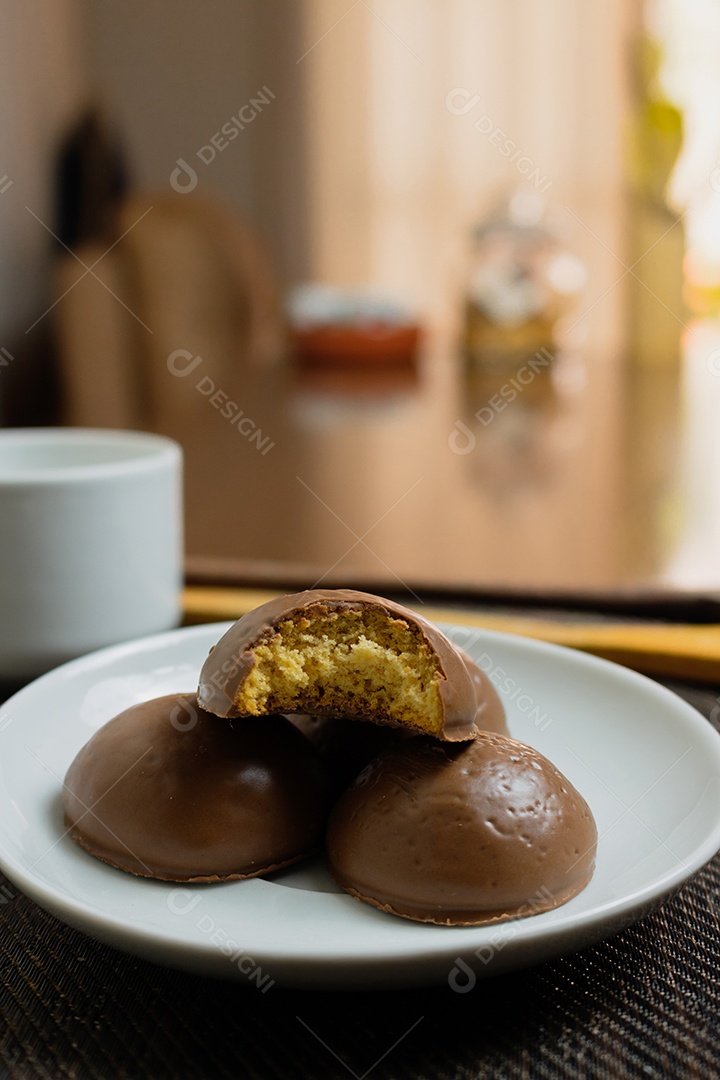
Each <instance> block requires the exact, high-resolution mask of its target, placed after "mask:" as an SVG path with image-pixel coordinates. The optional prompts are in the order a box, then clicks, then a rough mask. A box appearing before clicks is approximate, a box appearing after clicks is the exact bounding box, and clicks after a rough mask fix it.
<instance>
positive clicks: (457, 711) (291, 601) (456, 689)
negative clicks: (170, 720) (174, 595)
mask: <svg viewBox="0 0 720 1080" xmlns="http://www.w3.org/2000/svg"><path fill="white" fill-rule="evenodd" d="M311 605H316V606H317V607H318V608H320V609H325V610H327V611H329V612H332V611H341V610H343V609H347V608H359V607H365V606H367V605H372V606H374V607H377V608H380V609H381V611H382V612H384V613H385V614H386V615H388V616H389V617H390V618H395V619H403V620H404V621H405V622H406V623H408V624H409V625H411V626H414V627H416V628H417V629H418V630H419V631H420V633H421V634H422V636H423V638H424V639H425V642H426V643H427V644H428V646H429V647H430V648H431V649H432V651H433V652H434V653H435V654H436V656H437V658H438V662H439V665H440V670H441V671H442V674H443V677H442V678H441V679H440V681H439V683H438V689H439V692H440V698H441V701H442V704H443V712H444V720H443V732H442V736H441V737H442V738H443V739H445V740H448V741H451V742H455V741H462V740H466V739H472V738H474V737H475V719H476V716H477V715H478V711H479V708H480V706H479V703H478V701H477V696H476V688H475V684H474V681H473V677H472V675H471V674H470V672H469V671H468V668H467V665H466V663H465V661H464V660H463V659H462V657H461V655H460V653H459V651H458V650H457V649H456V648H455V647H454V646H453V645H452V644H451V643H450V642H449V641H448V639H447V638H446V637H445V635H444V634H443V633H442V631H441V630H439V629H438V627H436V626H434V625H433V624H432V623H431V622H428V620H427V619H424V618H423V617H422V615H418V614H416V613H415V612H413V611H410V610H409V609H408V608H406V607H403V606H402V605H400V604H395V603H393V601H391V600H385V599H383V598H382V597H380V596H374V595H372V594H371V593H364V592H356V591H355V590H353V589H310V590H307V591H306V592H300V593H292V594H290V595H288V596H280V597H277V599H275V600H270V601H268V603H266V604H262V605H261V606H260V607H258V608H255V610H254V611H251V612H249V613H248V614H247V615H243V617H242V618H241V619H238V621H237V622H236V623H235V624H234V626H231V627H230V629H229V630H228V631H227V633H226V634H224V635H223V637H221V638H220V641H219V642H218V643H217V645H216V646H215V648H214V649H213V650H212V652H211V653H210V655H209V656H208V658H207V660H206V661H205V663H204V665H203V668H202V671H201V672H200V682H199V686H198V701H199V702H200V704H201V705H202V707H203V708H204V709H207V710H208V711H210V712H212V713H215V714H216V715H217V716H238V715H239V713H238V710H237V707H236V705H235V696H236V694H237V691H238V689H239V687H240V686H241V684H242V682H243V680H244V679H245V678H246V676H247V675H248V673H249V672H250V671H251V670H252V668H253V666H254V665H255V663H256V660H255V654H254V652H253V647H254V646H255V645H256V644H258V642H259V640H260V639H261V638H263V637H266V636H270V635H271V634H272V633H273V630H274V628H275V627H276V626H277V624H278V623H281V622H283V621H285V620H286V619H288V618H291V617H292V616H294V615H296V614H298V613H299V612H302V611H303V610H305V609H306V608H308V607H309V606H311ZM316 711H318V712H319V710H316ZM333 713H334V714H336V713H337V709H336V708H335V709H333ZM368 718H369V717H366V719H368ZM385 722H387V721H385Z"/></svg>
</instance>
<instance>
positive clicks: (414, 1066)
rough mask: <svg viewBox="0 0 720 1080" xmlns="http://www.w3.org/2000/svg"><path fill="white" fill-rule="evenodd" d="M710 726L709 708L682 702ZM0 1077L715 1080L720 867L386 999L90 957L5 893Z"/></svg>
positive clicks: (1, 894)
mask: <svg viewBox="0 0 720 1080" xmlns="http://www.w3.org/2000/svg"><path fill="white" fill-rule="evenodd" d="M673 688H674V689H676V690H677V691H679V692H680V693H681V694H682V696H684V697H685V698H686V699H687V700H689V701H691V703H692V704H694V705H695V706H696V707H698V708H700V709H701V711H703V712H704V714H705V715H706V716H710V715H711V714H712V715H713V718H714V716H715V713H716V712H717V708H716V706H717V700H718V699H716V697H715V696H714V695H713V694H712V693H708V692H700V691H695V690H692V689H690V688H688V687H673ZM0 1015H1V1016H2V1020H3V1027H2V1033H1V1034H0V1074H1V1075H3V1076H8V1077H22V1078H23V1080H25V1078H34V1077H43V1078H46V1080H57V1078H61V1077H72V1078H74V1080H82V1078H86V1077H87V1078H103V1080H105V1078H107V1080H111V1078H113V1080H114V1078H120V1077H122V1078H132V1080H136V1078H157V1080H160V1078H165V1077H167V1078H170V1077H172V1078H177V1080H183V1078H188V1080H190V1078H193V1080H195V1078H198V1077H213V1078H215V1077H218V1078H224V1077H227V1078H231V1077H232V1078H238V1077H242V1078H245V1077H247V1078H263V1080H265V1078H269V1080H274V1078H282V1080H285V1078H295V1077H313V1078H318V1080H323V1078H326V1077H327V1078H331V1077H332V1078H335V1077H339V1078H347V1077H353V1076H354V1077H355V1078H356V1080H360V1078H365V1077H367V1078H371V1080H388V1078H394V1080H405V1078H408V1080H409V1078H413V1080H420V1078H422V1080H451V1078H452V1080H471V1078H473V1080H474V1078H481V1077H482V1078H485V1077H487V1078H488V1080H490V1078H492V1080H498V1078H500V1080H504V1078H506V1077H507V1078H515V1077H517V1078H520V1077H523V1078H532V1080H534V1078H536V1077H538V1078H547V1080H557V1078H562V1077H602V1078H607V1080H618V1078H621V1077H668V1078H672V1080H677V1078H679V1077H683V1078H684V1077H702V1078H707V1077H715V1076H720V1024H719V1023H718V1016H719V1015H720V856H718V857H716V858H715V859H714V860H713V862H712V863H710V864H709V865H708V866H707V867H705V868H704V869H703V870H702V871H701V872H700V873H699V874H698V875H697V876H696V877H695V878H694V879H693V880H692V881H691V882H689V883H688V884H687V885H686V886H685V887H684V888H683V889H682V890H681V891H680V892H679V893H678V894H677V895H676V896H675V897H674V898H672V899H671V900H669V901H667V902H666V903H665V904H664V905H663V906H662V907H661V908H660V909H659V910H658V911H656V912H655V913H653V914H652V915H650V916H648V917H647V918H645V919H643V920H642V921H641V922H639V923H637V924H636V925H635V926H633V927H630V928H629V929H628V930H626V931H624V932H623V933H621V934H617V935H616V936H615V937H613V938H611V939H609V940H608V941H606V942H603V943H602V944H600V945H598V946H595V947H593V948H590V949H586V950H585V951H583V952H581V953H577V954H575V955H573V956H568V957H564V958H562V959H560V960H556V961H553V962H551V963H547V964H543V965H540V966H538V967H535V968H531V969H529V970H526V971H521V972H516V973H513V974H510V975H504V976H499V977H497V978H494V979H490V980H487V981H478V983H477V985H476V986H475V988H474V989H473V990H472V991H471V992H470V993H467V994H462V995H461V994H457V993H454V992H453V991H452V990H451V989H450V988H449V987H448V986H444V987H438V988H435V989H427V990H404V991H387V992H376V993H365V992H364V993H354V992H353V993H338V992H337V991H334V992H313V991H304V992H303V991H294V990H293V991H290V990H282V989H280V988H279V987H277V986H273V987H271V988H270V989H269V990H268V991H267V992H265V993H262V992H260V991H259V990H258V989H257V987H254V986H252V987H250V986H245V985H241V984H239V983H225V982H221V981H215V980H210V979H204V978H200V977H198V976H194V975H189V974H184V973H181V972H177V971H174V970H170V969H166V968H162V967H158V966H156V965H154V964H151V963H148V962H146V961H143V960H139V959H136V958H134V957H129V956H126V955H124V954H123V953H120V952H118V951H116V950H115V949H113V948H111V947H110V946H107V945H100V944H96V943H94V942H93V941H91V940H90V939H89V938H87V937H85V936H84V935H83V934H81V933H79V932H77V931H75V930H72V929H70V928H68V927H66V926H65V925H64V924H62V923H61V922H59V921H58V920H57V919H55V918H54V917H53V916H51V915H49V914H47V913H46V912H44V911H43V910H41V909H40V908H39V907H37V906H36V905H35V904H34V903H32V902H31V901H30V900H28V899H27V898H26V897H24V896H22V895H20V894H19V893H18V892H17V890H16V889H15V887H14V886H13V885H11V884H10V883H9V882H7V881H5V880H4V879H2V878H0Z"/></svg>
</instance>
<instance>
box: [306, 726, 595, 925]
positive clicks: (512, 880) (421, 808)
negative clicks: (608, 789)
mask: <svg viewBox="0 0 720 1080" xmlns="http://www.w3.org/2000/svg"><path fill="white" fill-rule="evenodd" d="M596 843H597V830H596V827H595V822H594V819H593V816H592V813H591V811H590V808H589V807H588V805H587V803H586V802H585V800H584V799H583V798H582V796H581V795H580V794H579V793H578V792H577V791H576V789H575V788H574V787H573V786H572V784H571V783H570V782H569V780H567V779H566V778H565V777H564V776H563V775H562V774H561V773H560V772H559V771H558V770H557V769H556V768H555V766H554V765H553V764H552V763H551V762H550V761H548V760H547V758H545V757H543V755H542V754H539V753H538V752H537V751H536V750H533V749H532V748H531V747H529V746H526V745H525V744H524V743H521V742H518V741H517V740H516V739H510V738H507V737H506V736H503V735H494V734H485V735H480V736H479V737H478V738H477V739H476V740H475V741H474V742H469V743H464V744H463V745H462V746H447V745H445V744H442V743H438V742H437V741H435V740H432V739H428V738H425V737H420V738H414V739H410V740H407V741H406V742H405V743H403V745H402V746H400V747H396V748H394V749H393V750H390V751H387V752H385V753H383V754H381V755H380V756H379V757H378V758H376V759H375V760H374V761H373V762H372V763H371V764H370V765H369V766H368V767H367V768H366V769H365V770H364V771H363V772H362V773H361V774H360V776H359V777H358V778H357V780H356V781H355V783H354V784H353V785H352V786H351V787H350V788H349V789H348V791H347V792H346V793H345V795H343V796H342V798H341V799H340V800H339V802H338V803H337V804H336V806H335V808H334V810H333V812H332V814H331V816H330V820H329V822H328V830H327V837H326V846H327V853H328V866H329V869H330V873H331V874H332V876H333V877H334V878H335V880H336V881H337V883H338V884H339V885H340V886H341V887H342V888H343V889H345V890H346V891H347V892H349V893H351V894H352V895H353V896H356V897H358V899H360V900H365V901H366V902H367V903H369V904H372V905H373V906H375V907H378V908H381V909H382V910H383V911H388V912H391V913H393V914H395V915H402V916H404V917H405V918H408V919H415V920H418V921H421V922H433V923H438V924H442V925H448V926H463V925H468V926H470V925H481V924H483V923H491V922H496V921H501V920H505V919H512V918H517V917H519V916H522V915H531V914H536V913H537V912H539V911H547V910H549V909H551V908H555V907H559V906H560V905H561V904H564V903H565V902H566V901H567V900H569V899H570V898H571V897H573V896H575V894H576V893H578V892H580V890H581V889H583V888H584V887H585V885H586V884H587V882H588V881H589V880H590V877H591V876H592V873H593V869H594V865H595V849H596Z"/></svg>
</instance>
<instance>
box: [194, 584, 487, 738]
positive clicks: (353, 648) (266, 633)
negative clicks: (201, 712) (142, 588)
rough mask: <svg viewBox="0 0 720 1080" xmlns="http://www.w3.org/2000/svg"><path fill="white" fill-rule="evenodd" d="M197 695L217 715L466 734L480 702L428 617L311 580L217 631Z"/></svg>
mask: <svg viewBox="0 0 720 1080" xmlns="http://www.w3.org/2000/svg"><path fill="white" fill-rule="evenodd" d="M198 700H199V702H200V704H201V705H202V707H203V708H205V709H207V710H209V711H210V712H213V713H215V714H217V715H218V716H258V715H262V714H264V713H276V712H278V713H309V714H313V715H320V716H350V717H355V718H358V719H365V720H370V721H373V722H375V723H380V724H390V725H393V726H397V727H405V728H408V729H410V730H412V731H414V732H421V733H424V734H428V735H433V736H435V737H436V738H438V739H442V740H446V741H450V742H459V741H463V740H467V739H473V738H474V737H475V734H476V727H475V721H476V718H477V717H478V714H479V712H480V711H481V709H483V708H485V702H482V703H481V702H479V701H478V691H477V688H476V682H475V680H474V677H473V675H472V674H471V672H470V670H469V668H468V666H467V663H466V661H465V660H464V659H463V658H462V656H461V655H460V653H459V651H458V650H457V649H456V648H455V647H454V646H453V645H452V644H451V643H450V642H449V641H448V639H447V638H446V637H445V635H444V634H443V633H442V632H441V631H440V630H439V629H438V628H437V627H436V626H433V624H432V623H430V622H428V621H427V620H426V619H424V618H423V617H422V616H420V615H417V614H415V613H414V612H411V611H410V610H409V609H407V608H405V607H402V606H401V605H400V604H395V603H393V602H392V601H390V600H384V599H383V598H382V597H379V596H373V595H371V594H370V593H362V592H355V591H353V590H350V589H334V590H323V589H315V590H309V591H307V592H302V593H295V594H292V595H290V596H282V597H279V598H278V599H276V600H271V601H270V602H269V603H267V604H263V605H262V606H261V607H259V608H256V609H255V610H254V611H251V612H250V613H249V614H247V615H245V616H243V618H241V619H239V620H238V622H236V623H235V625H234V626H232V627H231V628H230V630H228V632H227V633H226V634H225V635H224V636H223V637H222V638H221V639H220V641H219V642H218V644H217V645H216V647H215V648H214V649H213V650H212V652H211V653H210V655H209V657H208V659H207V660H206V661H205V664H204V665H203V668H202V671H201V673H200V683H199V689H198Z"/></svg>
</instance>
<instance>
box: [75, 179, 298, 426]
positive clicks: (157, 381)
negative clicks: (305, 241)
mask: <svg viewBox="0 0 720 1080" xmlns="http://www.w3.org/2000/svg"><path fill="white" fill-rule="evenodd" d="M110 221H111V223H110V225H109V227H106V228H104V229H103V230H102V235H100V236H98V237H97V238H85V239H82V240H81V241H79V242H78V243H77V244H76V245H75V246H74V247H73V249H72V252H71V253H63V254H62V255H61V256H60V257H59V260H58V263H57V266H56V272H55V302H56V303H55V309H54V316H55V333H56V342H57V350H58V357H59V366H60V372H61V379H62V386H63V395H64V407H63V421H64V422H65V423H67V424H72V425H77V426H93V427H121V428H125V427H129V428H134V427H141V428H146V429H148V428H149V429H159V430H162V429H165V428H167V427H168V426H173V421H175V422H177V420H178V419H180V420H182V419H187V420H190V419H191V418H192V415H193V412H194V411H195V410H197V409H201V408H204V406H203V405H202V404H200V402H202V400H203V399H202V397H201V396H200V395H199V394H198V393H197V391H196V385H197V382H198V380H199V379H200V378H205V379H211V380H212V381H213V382H214V384H215V386H216V387H217V388H219V389H220V388H221V389H222V390H223V391H224V392H225V393H227V394H228V395H229V396H231V397H232V393H233V388H234V386H235V385H236V381H237V379H238V376H239V375H240V374H242V373H243V372H244V373H245V374H246V373H247V369H248V368H252V367H261V366H267V365H269V364H272V363H273V362H275V360H276V359H277V358H278V357H279V355H280V353H281V348H282V337H283V335H282V320H281V315H280V304H279V299H278V290H277V287H276V285H275V282H274V280H273V274H272V270H271V267H270V263H269V259H268V256H267V254H266V252H265V250H264V248H263V246H262V244H261V243H260V241H259V240H258V238H257V237H256V236H255V234H254V232H253V231H252V229H251V228H250V227H249V226H248V225H247V224H246V223H245V222H243V221H242V220H240V218H239V217H238V216H237V215H235V214H234V213H233V212H231V211H230V210H228V209H227V208H226V207H224V206H223V205H222V204H220V203H219V202H216V201H214V200H213V199H211V198H208V197H203V196H198V195H197V194H195V193H192V194H188V195H181V194H177V195H176V194H172V193H164V192H163V193H161V194H159V195H156V196H150V195H147V196H146V195H135V196H132V197H125V198H123V199H121V200H120V201H119V202H118V203H117V204H116V206H115V208H114V211H113V214H112V216H111V219H110ZM179 350H182V355H183V356H186V357H187V364H188V365H189V364H190V361H191V359H193V358H195V357H200V358H201V361H199V360H198V361H197V362H196V365H195V367H194V368H193V369H192V372H193V375H194V377H188V378H183V377H178V374H177V372H179V371H181V370H182V369H183V367H184V364H185V361H184V360H181V361H178V363H177V364H173V363H172V362H171V363H170V364H168V358H169V357H171V356H172V355H173V354H176V355H179V353H178V351H179ZM205 385H206V387H207V386H209V385H210V384H209V383H206V384H205Z"/></svg>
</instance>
